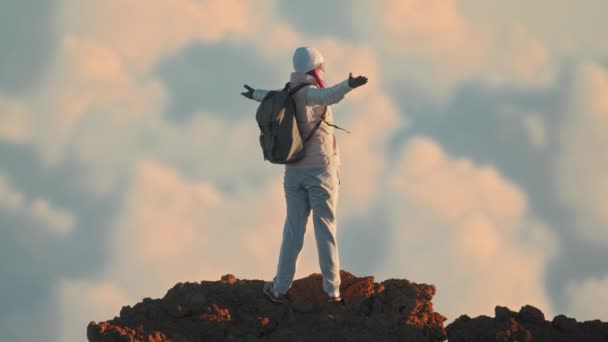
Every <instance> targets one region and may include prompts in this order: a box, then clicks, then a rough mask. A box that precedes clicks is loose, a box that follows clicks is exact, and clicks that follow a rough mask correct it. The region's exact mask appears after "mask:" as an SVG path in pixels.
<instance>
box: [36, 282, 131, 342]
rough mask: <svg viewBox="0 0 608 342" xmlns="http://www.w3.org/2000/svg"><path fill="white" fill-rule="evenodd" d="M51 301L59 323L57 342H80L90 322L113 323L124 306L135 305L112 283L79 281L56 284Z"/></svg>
mask: <svg viewBox="0 0 608 342" xmlns="http://www.w3.org/2000/svg"><path fill="white" fill-rule="evenodd" d="M54 298H55V301H56V303H54V304H55V305H54V307H51V308H49V310H51V312H53V316H54V317H55V318H57V319H58V322H57V323H58V324H57V329H55V333H56V336H55V339H54V341H57V342H59V341H61V342H76V341H83V340H84V339H85V337H86V333H87V325H88V324H89V322H91V321H96V322H101V321H106V320H108V319H112V318H113V317H114V316H118V313H119V312H120V309H121V308H122V307H123V306H125V305H134V304H135V303H136V301H134V300H133V299H132V298H130V297H129V296H127V294H126V293H125V291H124V290H123V289H121V288H120V287H118V286H117V285H116V284H114V283H112V282H108V281H90V280H82V279H61V280H60V281H58V282H57V284H56V287H55V291H54ZM46 338H49V337H48V336H47V337H46Z"/></svg>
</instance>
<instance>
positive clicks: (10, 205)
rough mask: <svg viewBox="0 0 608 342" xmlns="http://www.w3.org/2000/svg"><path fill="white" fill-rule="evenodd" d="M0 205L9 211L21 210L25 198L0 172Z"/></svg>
mask: <svg viewBox="0 0 608 342" xmlns="http://www.w3.org/2000/svg"><path fill="white" fill-rule="evenodd" d="M0 205H1V206H2V207H4V208H5V209H7V210H9V211H17V210H22V209H23V207H24V205H25V196H24V195H23V193H22V192H21V191H19V190H17V189H15V188H14V186H13V185H12V184H11V182H10V180H9V178H8V176H7V175H5V174H4V172H1V171H0Z"/></svg>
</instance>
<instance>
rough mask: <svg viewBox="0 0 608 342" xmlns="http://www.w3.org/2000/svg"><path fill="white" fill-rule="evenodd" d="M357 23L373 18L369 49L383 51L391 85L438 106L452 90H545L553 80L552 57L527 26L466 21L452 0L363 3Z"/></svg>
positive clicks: (383, 63)
mask: <svg viewBox="0 0 608 342" xmlns="http://www.w3.org/2000/svg"><path fill="white" fill-rule="evenodd" d="M361 6H364V7H365V8H366V10H365V11H362V13H365V14H361V15H360V16H361V19H363V18H365V19H366V20H367V19H368V17H370V16H371V17H372V18H375V21H374V22H376V23H378V25H374V26H373V27H370V28H369V30H370V32H372V33H371V34H370V35H371V36H370V39H369V44H370V45H372V46H373V47H374V48H375V49H376V50H378V51H381V54H382V55H383V58H382V66H383V69H382V72H383V75H384V77H385V78H386V80H387V81H388V82H389V83H391V84H403V83H406V84H414V86H415V87H416V88H421V89H423V90H424V92H425V93H427V94H428V96H430V97H431V98H432V99H433V100H434V101H435V102H437V103H438V104H445V103H447V102H448V101H449V99H450V97H451V96H452V93H453V90H454V88H456V87H457V86H458V85H460V84H462V83H463V82H468V81H471V80H476V81H477V80H479V81H483V82H484V83H487V84H488V85H492V86H497V85H504V84H510V85H518V86H525V87H546V86H548V85H550V84H551V82H552V81H553V79H554V67H553V65H552V56H551V54H550V52H549V50H548V49H547V48H546V47H545V46H544V44H543V43H542V42H541V41H539V40H538V39H536V38H535V37H534V36H533V35H532V34H531V33H530V32H529V30H528V28H527V27H526V26H523V25H520V24H517V23H515V22H514V23H511V25H510V27H509V29H508V30H507V32H506V33H505V32H503V30H498V29H497V28H496V27H493V26H492V25H491V24H489V23H487V22H483V21H481V22H480V21H474V20H471V19H470V18H468V17H465V16H464V14H463V12H462V10H461V8H460V4H459V3H457V2H456V1H453V0H449V1H441V0H432V1H421V0H407V1H397V0H385V1H382V2H381V3H377V2H374V3H373V4H369V3H366V4H361Z"/></svg>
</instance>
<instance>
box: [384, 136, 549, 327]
mask: <svg viewBox="0 0 608 342" xmlns="http://www.w3.org/2000/svg"><path fill="white" fill-rule="evenodd" d="M385 191H386V192H387V193H388V197H387V209H388V212H389V214H390V224H391V225H392V227H393V232H394V234H395V235H394V236H392V237H391V238H390V241H391V245H390V246H389V247H388V248H389V251H390V252H389V255H388V257H387V261H386V266H385V267H384V268H383V270H382V272H384V273H389V274H390V276H393V277H394V276H397V277H406V278H408V279H410V280H412V281H417V282H429V283H433V284H435V285H436V286H437V288H438V293H437V296H436V298H435V300H434V304H435V307H436V308H437V310H438V311H439V312H441V313H442V314H444V315H446V316H447V317H448V319H450V320H452V319H455V318H456V317H458V315H460V314H462V313H467V314H469V315H472V316H477V315H480V314H486V315H490V314H491V313H492V312H493V310H494V306H495V305H505V306H509V307H511V308H519V307H520V306H523V305H525V304H532V305H535V306H537V307H539V308H541V309H542V310H543V311H544V312H545V313H546V314H548V315H549V314H550V313H551V310H552V308H551V306H550V303H549V301H548V299H547V297H546V294H545V291H544V280H543V273H544V269H545V265H546V262H547V260H548V258H549V257H551V256H552V255H553V253H554V252H555V251H556V241H555V239H554V237H553V236H552V235H551V234H550V233H549V230H548V229H547V227H546V226H544V225H543V224H542V222H540V221H539V220H537V219H536V218H534V217H532V216H530V214H529V213H528V211H527V199H526V196H525V194H524V193H523V192H522V190H521V189H519V188H518V187H517V186H516V185H515V184H513V183H511V182H510V181H508V180H507V179H505V178H504V177H503V176H502V175H500V173H499V172H498V171H497V170H496V169H495V168H493V167H491V166H477V165H475V164H474V163H473V162H471V161H470V160H468V159H455V158H452V157H450V156H449V155H447V154H446V153H445V152H444V151H443V150H442V148H441V147H440V146H439V145H438V144H437V143H436V142H435V141H433V140H432V139H429V138H425V137H415V138H413V139H411V140H410V141H409V142H408V143H407V145H405V147H404V150H403V152H402V154H401V159H400V162H399V163H398V165H397V166H396V168H395V170H394V173H393V174H392V175H391V176H390V178H389V182H388V185H387V188H386V189H385ZM488 288H491V289H492V290H491V291H488Z"/></svg>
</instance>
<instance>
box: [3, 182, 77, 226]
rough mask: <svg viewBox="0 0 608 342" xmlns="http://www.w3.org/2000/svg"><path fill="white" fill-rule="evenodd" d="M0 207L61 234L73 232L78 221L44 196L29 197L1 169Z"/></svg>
mask: <svg viewBox="0 0 608 342" xmlns="http://www.w3.org/2000/svg"><path fill="white" fill-rule="evenodd" d="M0 207H3V208H4V209H6V210H7V211H9V212H10V213H12V214H14V215H17V216H20V217H27V218H30V219H32V220H34V221H35V222H37V223H40V224H41V225H42V226H43V227H46V228H48V229H49V230H50V231H51V232H53V233H55V234H59V235H65V234H68V233H70V232H72V230H73V229H74V225H75V223H76V218H75V217H74V215H73V214H72V213H70V212H69V211H67V210H65V209H61V208H57V207H55V206H54V205H53V204H51V203H49V201H48V200H46V199H44V198H42V197H38V198H35V199H33V200H29V199H27V197H26V196H25V194H23V192H21V191H20V190H19V189H16V188H15V186H14V185H13V184H12V183H11V181H10V179H9V177H8V176H7V175H5V174H4V173H3V172H1V171H0Z"/></svg>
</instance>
